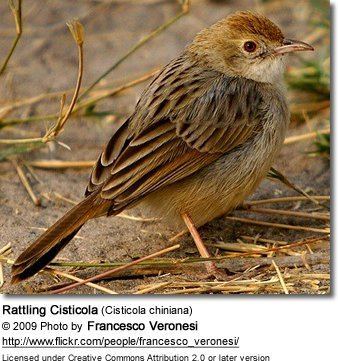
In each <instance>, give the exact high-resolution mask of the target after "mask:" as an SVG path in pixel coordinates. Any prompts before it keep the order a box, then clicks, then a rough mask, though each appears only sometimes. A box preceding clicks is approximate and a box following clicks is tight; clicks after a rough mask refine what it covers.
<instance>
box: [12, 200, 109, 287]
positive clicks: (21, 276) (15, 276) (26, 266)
mask: <svg viewBox="0 0 338 361" xmlns="http://www.w3.org/2000/svg"><path fill="white" fill-rule="evenodd" d="M96 196H97V195H96V194H95V193H93V194H91V195H90V196H88V197H87V198H85V199H84V200H83V201H82V202H80V203H79V204H77V205H76V206H75V207H73V208H72V209H71V210H70V211H68V212H67V213H66V214H65V215H64V216H63V217H62V218H60V219H59V220H58V221H57V222H56V223H55V224H54V225H52V226H51V227H50V228H48V229H47V231H46V232H45V233H43V234H42V235H41V236H40V237H39V238H38V239H37V240H36V241H35V242H34V243H32V244H31V245H30V246H29V247H28V248H27V249H26V250H25V251H24V252H23V253H22V254H21V255H20V256H19V257H18V258H17V259H16V261H15V262H14V264H13V266H12V283H18V282H21V281H23V280H25V279H27V278H29V277H31V276H33V275H34V274H35V273H37V272H39V271H40V270H41V269H42V268H43V267H45V266H46V265H47V264H48V263H49V262H51V261H52V259H53V258H54V257H55V256H56V255H57V254H58V253H59V252H60V251H61V250H62V248H63V247H65V246H66V245H67V244H68V242H69V241H71V240H72V238H73V237H74V236H75V235H76V233H77V232H78V231H79V230H80V228H81V227H82V226H83V225H84V223H85V222H87V221H88V220H89V219H91V218H94V217H95V216H96V215H97V214H98V213H100V210H102V206H103V204H102V201H97V202H95V200H96V199H95V197H96Z"/></svg>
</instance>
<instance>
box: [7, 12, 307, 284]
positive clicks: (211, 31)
mask: <svg viewBox="0 0 338 361" xmlns="http://www.w3.org/2000/svg"><path fill="white" fill-rule="evenodd" d="M305 50H313V48H312V46H310V45H308V44H306V43H303V42H301V41H296V40H290V39H286V38H285V37H284V35H283V33H282V32H281V30H280V29H279V28H278V27H277V26H276V25H275V24H274V23H273V22H271V21H270V20H269V19H267V18H266V17H264V16H262V15H259V14H254V13H251V12H238V13H235V14H233V15H230V16H228V17H227V18H225V19H223V20H221V21H219V22H217V23H216V24H214V25H213V26H211V27H210V28H207V29H204V30H203V31H201V32H200V33H199V34H198V35H197V36H196V37H195V39H194V40H193V42H192V43H191V44H190V45H189V46H187V48H186V49H185V50H184V51H183V53H182V54H181V55H179V56H178V57H177V58H176V59H174V60H172V61H171V62H170V63H169V64H168V65H167V66H165V67H164V68H163V70H162V71H161V72H160V73H159V75H157V76H156V77H155V79H154V80H153V81H152V82H151V84H150V85H149V86H148V87H147V88H146V89H145V91H144V92H143V93H142V95H141V97H140V100H139V101H138V103H137V105H136V107H135V110H134V112H133V114H132V115H131V116H130V117H129V118H127V119H126V120H125V121H124V122H123V123H122V124H121V125H120V126H119V127H118V129H117V130H116V131H115V132H114V134H113V135H112V137H111V139H110V141H109V142H108V144H107V146H106V148H105V150H104V151H103V152H102V154H101V155H100V156H99V158H98V160H97V163H96V165H95V166H94V168H93V171H92V174H91V177H90V181H89V185H88V187H87V190H86V194H85V195H86V198H85V199H84V200H83V201H82V202H80V203H79V204H78V205H76V206H75V207H74V208H72V209H71V210H70V211H69V212H68V213H66V214H65V215H64V216H63V217H62V218H61V219H60V220H59V221H58V222H56V223H55V224H54V225H53V226H51V227H50V228H49V229H48V230H47V231H46V232H45V233H44V234H42V235H41V236H40V237H39V238H38V239H37V240H36V241H35V242H34V243H33V244H32V245H30V246H29V247H28V248H27V249H26V250H25V251H24V252H23V253H22V254H21V255H20V256H19V257H18V258H17V260H16V261H15V263H14V265H13V268H12V274H13V278H12V282H13V283H15V282H19V281H22V280H24V279H27V278H28V277H31V276H32V275H34V274H35V273H37V272H38V271H39V270H41V269H42V268H43V267H44V266H46V265H47V264H48V263H49V262H50V261H51V260H52V259H53V258H54V257H55V256H56V255H57V254H58V253H59V252H60V251H61V249H62V248H63V247H65V246H66V244H67V243H68V242H69V241H70V240H71V239H72V238H73V237H74V236H75V234H76V233H77V232H78V231H79V229H80V228H81V227H82V226H83V225H84V224H85V223H86V222H87V221H88V220H90V219H91V218H96V217H100V216H113V215H117V214H118V213H120V212H121V211H123V210H125V209H129V208H132V207H134V206H135V205H137V204H139V203H141V204H142V205H143V206H144V207H146V208H148V209H150V210H151V211H153V212H154V214H155V215H156V216H158V215H159V214H160V215H161V216H163V217H165V219H166V222H168V223H171V224H174V225H176V226H177V227H182V226H188V228H189V230H190V231H191V233H192V235H193V238H194V240H195V242H196V244H197V246H198V249H199V251H200V253H201V254H202V255H203V256H205V257H207V256H208V255H209V254H208V252H207V250H206V248H205V247H204V245H203V243H202V240H201V239H200V237H199V236H198V233H197V231H196V228H195V227H198V226H201V225H203V224H204V223H206V222H208V221H210V220H212V219H213V218H215V217H218V216H221V215H223V214H225V213H227V212H229V211H231V210H232V209H234V208H235V207H236V206H237V205H239V204H240V203H241V202H242V201H243V199H244V198H245V197H247V196H248V195H249V194H251V193H252V192H253V191H254V189H255V188H256V187H257V186H258V184H259V183H260V181H261V180H262V179H263V178H264V177H265V175H266V174H267V172H268V170H269V168H270V166H271V164H272V162H273V160H274V158H275V157H276V155H277V154H278V152H279V150H280V149H281V146H282V144H283V141H284V137H285V132H286V129H287V125H288V122H289V111H288V106H287V102H286V98H285V91H284V87H283V81H282V78H283V72H284V68H285V62H286V54H287V53H290V52H295V51H305Z"/></svg>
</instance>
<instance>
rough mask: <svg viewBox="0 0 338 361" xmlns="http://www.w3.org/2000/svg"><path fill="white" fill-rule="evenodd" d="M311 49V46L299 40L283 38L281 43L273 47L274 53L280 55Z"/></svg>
mask: <svg viewBox="0 0 338 361" xmlns="http://www.w3.org/2000/svg"><path fill="white" fill-rule="evenodd" d="M309 50H311V51H313V50H315V49H314V48H313V46H311V45H309V44H306V43H304V42H303V41H299V40H291V39H284V41H283V45H282V46H279V47H277V48H275V54H278V55H281V54H286V53H291V52H294V51H309Z"/></svg>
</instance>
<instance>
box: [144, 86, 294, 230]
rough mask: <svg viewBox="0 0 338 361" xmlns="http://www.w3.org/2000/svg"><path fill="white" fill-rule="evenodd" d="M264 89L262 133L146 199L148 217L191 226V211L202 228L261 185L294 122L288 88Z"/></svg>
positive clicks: (176, 224)
mask: <svg viewBox="0 0 338 361" xmlns="http://www.w3.org/2000/svg"><path fill="white" fill-rule="evenodd" d="M261 91H262V93H263V95H264V97H265V99H266V100H267V101H266V112H265V113H266V114H267V116H266V117H265V118H264V119H262V120H261V121H262V123H263V127H262V131H261V132H260V133H258V134H255V136H254V137H252V138H251V139H250V140H248V141H247V142H246V143H245V144H243V145H242V146H241V147H238V148H235V149H234V150H233V151H231V152H229V153H226V154H224V155H223V156H222V157H221V158H219V159H218V160H216V161H215V162H214V163H212V164H210V165H209V166H207V167H205V168H203V169H202V170H200V171H199V172H197V173H196V174H194V175H192V176H189V177H187V178H185V179H183V180H181V181H179V182H176V183H174V184H172V185H169V186H167V187H165V188H163V189H160V190H158V191H156V192H154V193H153V194H151V195H149V196H148V197H146V198H145V199H144V201H143V202H142V203H141V207H142V209H143V210H144V211H145V212H146V214H147V215H151V216H153V217H162V218H164V220H165V223H166V224H169V225H171V227H173V228H175V229H178V230H180V229H185V226H184V224H183V222H182V220H181V217H180V214H181V212H187V213H189V215H190V216H191V218H192V219H193V221H194V223H195V224H196V225H197V226H201V225H203V224H205V223H206V222H208V221H210V220H212V219H214V218H216V217H218V216H221V215H223V214H225V213H228V212H230V211H231V210H232V209H234V208H235V207H236V206H237V205H239V204H240V203H241V202H242V201H243V200H244V199H245V198H246V197H247V196H249V195H250V194H251V193H252V192H253V191H254V190H255V189H256V188H257V186H258V185H259V183H260V182H261V181H262V179H263V178H264V177H265V176H266V174H267V172H268V170H269V169H270V167H271V165H272V163H273V161H274V159H275V157H276V155H277V154H278V153H279V151H280V149H281V146H282V144H283V141H284V138H285V132H286V129H287V124H288V121H289V114H288V108H287V105H286V102H285V97H284V95H283V94H284V93H283V89H282V88H281V87H273V88H271V86H267V85H266V86H265V85H263V86H262V89H261Z"/></svg>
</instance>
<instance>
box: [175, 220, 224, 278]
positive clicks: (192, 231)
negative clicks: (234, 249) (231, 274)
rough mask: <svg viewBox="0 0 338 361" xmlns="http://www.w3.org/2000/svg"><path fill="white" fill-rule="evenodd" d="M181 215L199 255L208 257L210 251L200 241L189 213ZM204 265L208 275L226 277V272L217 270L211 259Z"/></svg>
mask: <svg viewBox="0 0 338 361" xmlns="http://www.w3.org/2000/svg"><path fill="white" fill-rule="evenodd" d="M181 216H182V219H183V221H184V223H185V224H186V226H187V228H188V229H189V232H190V234H191V236H192V238H193V240H194V242H195V244H196V247H197V249H198V252H199V253H200V255H201V256H202V257H203V258H210V253H209V252H208V250H207V248H206V247H205V245H204V243H203V241H202V238H201V236H200V234H199V233H198V231H197V228H196V227H195V225H194V223H193V221H192V219H191V218H190V216H189V214H187V213H182V214H181ZM205 266H206V269H207V271H208V273H209V274H210V275H213V276H215V277H216V278H224V277H226V274H224V273H223V272H222V271H221V270H219V269H218V268H217V266H216V265H215V263H214V262H211V261H210V262H206V264H205Z"/></svg>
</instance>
